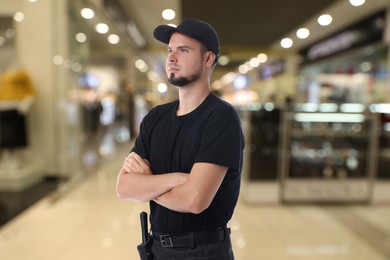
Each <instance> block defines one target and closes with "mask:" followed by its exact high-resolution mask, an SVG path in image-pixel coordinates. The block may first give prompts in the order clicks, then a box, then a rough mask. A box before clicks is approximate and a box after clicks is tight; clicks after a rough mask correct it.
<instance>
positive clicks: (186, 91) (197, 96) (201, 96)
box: [177, 85, 210, 116]
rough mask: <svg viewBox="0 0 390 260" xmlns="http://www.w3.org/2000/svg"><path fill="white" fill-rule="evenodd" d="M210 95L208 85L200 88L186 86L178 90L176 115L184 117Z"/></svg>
mask: <svg viewBox="0 0 390 260" xmlns="http://www.w3.org/2000/svg"><path fill="white" fill-rule="evenodd" d="M209 94H210V87H209V86H208V85H206V86H204V87H201V86H187V87H182V88H179V108H178V109H177V115H178V116H181V115H185V114H188V113H190V112H191V111H193V110H195V109H196V108H197V107H198V106H199V105H200V104H202V102H203V101H204V100H205V99H206V98H207V96H208V95H209Z"/></svg>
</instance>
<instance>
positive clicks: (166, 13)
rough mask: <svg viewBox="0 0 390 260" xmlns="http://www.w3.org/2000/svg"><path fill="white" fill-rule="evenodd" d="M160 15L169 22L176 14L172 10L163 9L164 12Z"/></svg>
mask: <svg viewBox="0 0 390 260" xmlns="http://www.w3.org/2000/svg"><path fill="white" fill-rule="evenodd" d="M161 15H162V17H163V18H164V19H165V20H167V21H170V20H173V19H174V18H175V16H176V13H175V11H173V10H172V9H165V10H164V11H162V14H161Z"/></svg>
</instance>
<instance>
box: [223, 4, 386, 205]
mask: <svg viewBox="0 0 390 260" xmlns="http://www.w3.org/2000/svg"><path fill="white" fill-rule="evenodd" d="M386 16H387V12H386V10H382V11H380V12H378V13H374V14H372V15H370V16H369V17H363V18H362V20H361V21H359V22H357V23H356V24H353V25H351V26H349V27H348V28H344V29H343V30H341V31H339V32H335V33H334V34H332V35H330V36H328V37H327V38H326V39H322V40H320V41H318V42H316V43H315V44H313V45H311V46H309V47H307V48H305V49H304V50H301V51H300V53H299V56H298V57H297V56H294V55H286V56H285V57H283V59H276V60H274V61H272V62H268V64H267V65H262V66H260V67H259V68H258V69H256V70H255V72H250V73H248V74H250V75H252V79H253V77H254V76H253V75H256V77H257V79H255V80H254V82H252V83H251V84H248V86H249V89H251V90H255V91H257V92H258V96H257V97H258V98H257V99H256V100H255V102H252V103H250V105H247V106H239V107H240V108H241V110H245V111H246V112H245V113H242V114H243V115H244V118H245V122H246V123H245V125H247V129H248V130H247V136H248V139H247V143H248V147H247V165H248V166H247V168H246V171H245V172H246V174H245V176H246V178H245V181H244V187H245V188H244V191H243V196H244V197H245V198H246V200H247V201H250V202H280V201H282V202H343V203H344V202H360V203H361V202H371V201H373V200H375V201H382V200H386V201H388V200H390V198H388V197H387V196H388V195H385V192H383V191H384V190H385V189H388V188H389V184H388V180H389V178H390V175H389V173H390V172H389V171H388V169H389V167H390V157H389V133H390V132H389V130H388V129H389V117H390V107H389V102H390V90H389V81H388V70H389V62H388V60H389V48H388V44H389V43H388V42H389V41H388V40H386V39H387V38H386V37H388V35H387V34H386V32H387V31H388V30H389V29H388V28H389V26H388V25H389V22H388V19H386ZM267 77H268V78H267ZM249 82H250V81H249ZM231 100H234V98H231Z"/></svg>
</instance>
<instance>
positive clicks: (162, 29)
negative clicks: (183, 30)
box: [153, 25, 177, 44]
mask: <svg viewBox="0 0 390 260" xmlns="http://www.w3.org/2000/svg"><path fill="white" fill-rule="evenodd" d="M176 31H177V29H176V27H173V26H169V25H160V26H157V27H156V29H154V32H153V36H154V38H156V39H157V40H159V41H160V42H163V43H166V44H168V43H169V40H170V39H171V36H172V33H174V32H176Z"/></svg>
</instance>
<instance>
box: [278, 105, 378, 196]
mask: <svg viewBox="0 0 390 260" xmlns="http://www.w3.org/2000/svg"><path fill="white" fill-rule="evenodd" d="M376 116H377V115H376V114H374V113H370V112H368V111H367V110H366V108H365V107H364V106H363V105H361V104H342V105H337V104H332V103H328V104H318V105H317V104H300V105H296V106H295V108H294V110H293V111H290V112H286V113H284V119H283V126H282V129H283V140H282V163H281V165H282V168H281V199H282V201H284V202H294V201H313V202H314V201H315V202H351V201H356V202H368V201H370V198H371V195H372V188H373V179H374V175H375V172H376V160H377V155H376V152H377V149H376V148H377V145H378V142H377V133H376V130H377V123H378V120H377V118H376Z"/></svg>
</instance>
